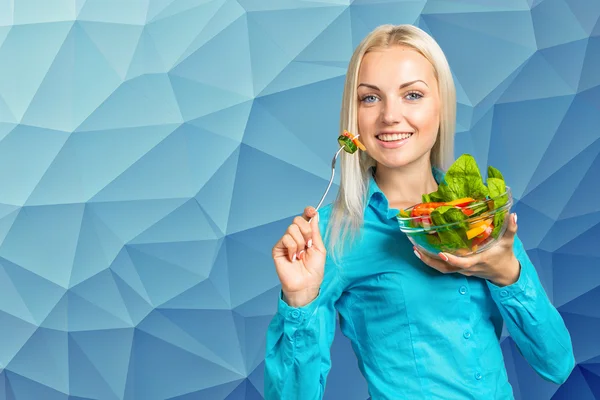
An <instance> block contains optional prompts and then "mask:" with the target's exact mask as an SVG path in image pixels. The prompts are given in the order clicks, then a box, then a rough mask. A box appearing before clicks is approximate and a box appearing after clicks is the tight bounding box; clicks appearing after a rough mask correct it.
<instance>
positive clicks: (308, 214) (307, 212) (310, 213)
mask: <svg viewBox="0 0 600 400" xmlns="http://www.w3.org/2000/svg"><path fill="white" fill-rule="evenodd" d="M315 214H317V210H316V209H315V208H314V207H311V206H308V207H306V208H305V209H304V214H303V215H302V217H303V218H304V219H305V220H307V221H310V219H311V218H313V217H314V216H315Z"/></svg>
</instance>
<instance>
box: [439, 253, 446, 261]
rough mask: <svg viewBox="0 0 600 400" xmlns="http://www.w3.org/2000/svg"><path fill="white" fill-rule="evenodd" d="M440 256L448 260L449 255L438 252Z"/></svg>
mask: <svg viewBox="0 0 600 400" xmlns="http://www.w3.org/2000/svg"><path fill="white" fill-rule="evenodd" d="M438 255H439V256H440V258H441V259H442V260H444V261H448V256H446V255H445V254H444V253H439V254H438Z"/></svg>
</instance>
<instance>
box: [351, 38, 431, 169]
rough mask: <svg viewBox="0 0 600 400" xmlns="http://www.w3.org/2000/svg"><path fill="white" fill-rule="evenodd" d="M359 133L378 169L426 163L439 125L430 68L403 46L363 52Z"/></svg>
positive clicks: (426, 62)
mask: <svg viewBox="0 0 600 400" xmlns="http://www.w3.org/2000/svg"><path fill="white" fill-rule="evenodd" d="M357 94H358V99H357V100H358V132H359V133H360V140H361V141H362V142H363V143H364V145H365V146H366V147H367V149H368V150H367V152H368V154H369V155H370V156H371V157H373V158H374V159H375V160H376V161H377V163H378V165H383V166H385V167H387V168H397V167H402V166H405V165H408V164H411V163H413V162H415V161H418V160H422V159H423V158H424V157H427V159H429V155H430V153H431V148H432V147H433V145H434V144H435V142H436V139H437V135H438V129H439V125H440V97H439V91H438V83H437V80H436V78H435V75H434V69H433V66H432V65H431V63H430V62H429V61H428V60H427V59H426V58H425V57H423V56H422V55H421V54H420V53H418V52H417V51H415V50H413V49H411V48H408V47H403V46H393V47H390V48H387V49H384V50H377V51H372V52H369V53H367V54H366V55H365V56H364V57H363V60H362V63H361V66H360V70H359V74H358V88H357Z"/></svg>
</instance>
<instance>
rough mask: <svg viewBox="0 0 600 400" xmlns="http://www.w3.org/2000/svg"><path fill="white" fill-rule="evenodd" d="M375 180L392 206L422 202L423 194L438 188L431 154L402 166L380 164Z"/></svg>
mask: <svg viewBox="0 0 600 400" xmlns="http://www.w3.org/2000/svg"><path fill="white" fill-rule="evenodd" d="M375 181H376V182H377V186H379V188H380V189H381V191H382V192H383V193H384V194H385V197H386V198H387V199H388V202H389V204H390V207H391V206H392V205H394V206H396V208H406V207H408V206H411V205H414V204H417V203H420V202H421V195H423V194H425V193H431V192H434V191H436V190H437V188H438V184H437V182H436V181H435V177H434V176H433V173H432V172H431V161H430V160H429V155H426V156H424V157H422V158H420V159H419V160H417V161H415V162H413V163H411V164H408V165H405V166H403V167H401V168H387V167H385V166H384V165H381V164H378V165H377V169H376V172H375Z"/></svg>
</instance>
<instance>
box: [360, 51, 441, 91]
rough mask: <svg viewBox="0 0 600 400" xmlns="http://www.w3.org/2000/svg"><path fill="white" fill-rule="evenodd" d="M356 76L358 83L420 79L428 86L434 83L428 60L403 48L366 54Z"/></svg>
mask: <svg viewBox="0 0 600 400" xmlns="http://www.w3.org/2000/svg"><path fill="white" fill-rule="evenodd" d="M358 76H359V80H360V82H359V83H361V82H365V81H369V82H370V83H375V82H376V81H389V80H393V81H396V82H397V81H402V82H406V81H410V80H416V79H422V80H424V81H425V82H427V84H430V83H433V82H434V81H435V74H434V69H433V66H432V65H431V63H430V62H429V60H427V59H426V58H425V57H424V56H423V55H422V54H421V53H419V52H418V51H416V50H413V49H411V48H409V47H405V46H392V47H389V48H386V49H381V50H374V51H370V52H368V53H367V54H365V55H364V57H363V59H362V62H361V66H360V70H359V73H358Z"/></svg>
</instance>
